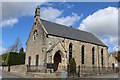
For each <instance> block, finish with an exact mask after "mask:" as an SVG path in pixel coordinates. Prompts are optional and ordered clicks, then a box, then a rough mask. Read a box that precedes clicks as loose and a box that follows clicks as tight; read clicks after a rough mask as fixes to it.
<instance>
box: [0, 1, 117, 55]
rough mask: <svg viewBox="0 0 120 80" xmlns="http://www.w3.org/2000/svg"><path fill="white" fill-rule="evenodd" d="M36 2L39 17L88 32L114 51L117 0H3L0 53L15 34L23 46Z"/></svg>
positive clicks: (12, 40) (10, 43)
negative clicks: (34, 1)
mask: <svg viewBox="0 0 120 80" xmlns="http://www.w3.org/2000/svg"><path fill="white" fill-rule="evenodd" d="M37 5H40V9H41V15H40V16H41V18H43V19H46V20H48V21H51V22H55V23H59V24H63V25H67V26H73V27H74V28H77V29H80V30H84V31H88V32H91V33H93V34H95V35H96V36H97V37H98V38H99V39H101V40H102V41H103V42H104V43H105V44H106V45H107V46H108V47H109V52H112V51H115V49H116V48H115V47H117V45H118V35H117V34H118V32H117V31H118V25H117V24H118V23H117V20H118V19H117V18H118V16H117V15H118V14H117V12H118V3H117V2H49V3H47V2H44V3H29V2H26V3H22V2H21V3H17V2H16V3H15V2H4V3H2V23H0V24H2V26H0V28H2V40H0V41H1V42H0V43H2V47H1V48H0V49H2V50H3V51H0V53H3V52H4V51H5V50H6V49H7V48H8V47H9V46H11V45H12V44H14V42H15V40H16V38H17V37H20V40H21V43H22V46H23V47H24V48H26V41H27V39H28V35H29V33H30V31H31V28H32V25H33V22H34V11H35V8H36V6H37ZM78 35H79V34H78Z"/></svg>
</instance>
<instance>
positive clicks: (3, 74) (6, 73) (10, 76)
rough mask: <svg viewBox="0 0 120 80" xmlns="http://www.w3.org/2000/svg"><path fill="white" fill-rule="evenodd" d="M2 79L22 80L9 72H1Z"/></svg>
mask: <svg viewBox="0 0 120 80" xmlns="http://www.w3.org/2000/svg"><path fill="white" fill-rule="evenodd" d="M0 78H21V77H18V76H15V75H13V74H11V73H9V72H6V71H3V70H0Z"/></svg>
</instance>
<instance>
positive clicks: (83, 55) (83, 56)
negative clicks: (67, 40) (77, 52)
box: [81, 45, 85, 64]
mask: <svg viewBox="0 0 120 80" xmlns="http://www.w3.org/2000/svg"><path fill="white" fill-rule="evenodd" d="M84 58H85V46H84V45H82V47H81V63H82V64H84V63H85V59H84Z"/></svg>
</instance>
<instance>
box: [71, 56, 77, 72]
mask: <svg viewBox="0 0 120 80" xmlns="http://www.w3.org/2000/svg"><path fill="white" fill-rule="evenodd" d="M70 73H76V62H75V59H74V58H72V59H71V61H70Z"/></svg>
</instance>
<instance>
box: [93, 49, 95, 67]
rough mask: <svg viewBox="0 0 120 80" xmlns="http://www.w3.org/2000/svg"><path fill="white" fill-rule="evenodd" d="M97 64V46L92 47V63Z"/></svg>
mask: <svg viewBox="0 0 120 80" xmlns="http://www.w3.org/2000/svg"><path fill="white" fill-rule="evenodd" d="M94 64H95V48H94V47H93V48H92V65H94Z"/></svg>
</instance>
